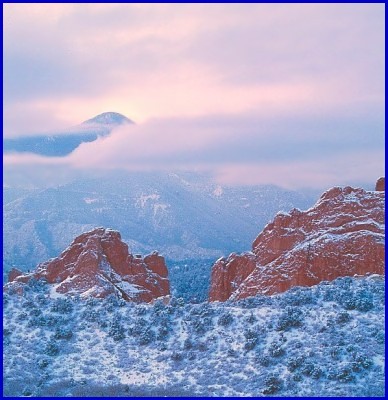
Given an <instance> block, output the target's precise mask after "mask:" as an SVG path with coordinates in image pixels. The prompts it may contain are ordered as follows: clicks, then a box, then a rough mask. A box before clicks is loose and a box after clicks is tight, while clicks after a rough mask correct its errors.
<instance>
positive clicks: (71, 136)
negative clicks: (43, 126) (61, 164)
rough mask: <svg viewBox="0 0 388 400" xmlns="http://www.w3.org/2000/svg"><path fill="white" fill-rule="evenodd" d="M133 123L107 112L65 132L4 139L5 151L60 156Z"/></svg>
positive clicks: (116, 114)
mask: <svg viewBox="0 0 388 400" xmlns="http://www.w3.org/2000/svg"><path fill="white" fill-rule="evenodd" d="M131 123H133V122H132V121H131V120H130V119H128V118H127V117H125V116H124V115H121V114H118V113H114V112H106V113H102V114H99V115H97V116H96V117H94V118H91V119H89V120H87V121H85V122H83V123H82V124H80V125H77V126H75V127H72V128H69V129H68V130H66V131H65V132H53V133H49V134H47V133H46V134H37V135H31V136H23V137H18V138H13V139H10V138H5V139H3V152H5V153H33V154H39V155H43V156H52V157H60V156H66V155H68V154H70V153H71V152H72V151H73V150H75V149H76V148H77V147H78V146H79V145H80V144H81V143H86V142H93V141H94V140H96V139H97V138H98V137H99V136H106V135H109V133H110V132H111V131H112V130H113V129H114V128H116V127H117V126H119V125H122V124H131Z"/></svg>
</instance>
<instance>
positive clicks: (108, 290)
mask: <svg viewBox="0 0 388 400" xmlns="http://www.w3.org/2000/svg"><path fill="white" fill-rule="evenodd" d="M11 272H12V271H11ZM167 275H168V273H167V267H166V265H165V262H164V258H163V257H161V256H159V255H158V254H157V253H156V252H154V253H153V254H151V255H149V256H146V257H145V258H144V259H143V258H142V257H141V256H133V255H132V254H129V252H128V246H127V245H126V244H125V243H124V242H123V241H122V240H121V236H120V233H119V232H117V231H114V230H111V229H105V228H96V229H94V230H92V231H90V232H86V233H83V234H82V235H80V236H78V237H77V238H76V239H75V240H74V241H73V242H72V243H71V245H70V246H69V247H68V248H67V249H66V250H64V251H63V252H62V253H61V255H60V256H59V257H57V258H54V259H51V260H49V261H47V262H45V263H42V264H39V265H38V267H37V268H36V270H35V271H33V272H32V273H30V274H25V275H22V274H20V271H17V270H16V269H15V270H13V273H12V274H11V273H10V276H9V283H8V284H7V285H6V286H5V289H6V290H7V289H8V288H10V287H13V288H14V289H17V290H18V291H19V292H20V289H21V287H22V285H23V283H26V282H28V281H29V280H30V279H31V278H35V279H40V278H44V279H46V280H47V282H48V283H49V284H52V285H53V288H52V291H51V292H52V294H53V295H54V296H57V295H58V294H59V295H60V294H73V295H75V294H78V295H81V296H86V297H87V296H93V297H106V296H108V295H109V294H116V295H117V296H118V297H120V298H123V299H124V300H127V301H136V302H151V301H152V300H154V299H156V298H158V297H163V296H167V295H169V294H170V285H169V280H168V278H167Z"/></svg>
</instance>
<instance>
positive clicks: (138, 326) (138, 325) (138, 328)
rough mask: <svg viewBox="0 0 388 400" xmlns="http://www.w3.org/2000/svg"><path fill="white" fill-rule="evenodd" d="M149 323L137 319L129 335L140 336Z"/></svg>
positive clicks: (142, 319)
mask: <svg viewBox="0 0 388 400" xmlns="http://www.w3.org/2000/svg"><path fill="white" fill-rule="evenodd" d="M147 325H148V322H147V321H146V320H145V319H144V318H135V319H134V320H133V323H132V326H130V328H129V330H128V331H129V334H130V335H132V336H139V335H141V334H142V332H144V331H145V330H146V326H147Z"/></svg>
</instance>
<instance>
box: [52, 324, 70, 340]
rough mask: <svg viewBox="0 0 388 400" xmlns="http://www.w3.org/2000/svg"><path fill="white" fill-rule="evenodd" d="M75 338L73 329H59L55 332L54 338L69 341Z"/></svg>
mask: <svg viewBox="0 0 388 400" xmlns="http://www.w3.org/2000/svg"><path fill="white" fill-rule="evenodd" d="M72 337H73V331H72V329H71V328H68V327H63V326H61V327H58V328H56V330H55V333H54V338H55V339H66V340H69V339H71V338H72Z"/></svg>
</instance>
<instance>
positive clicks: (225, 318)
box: [218, 312, 233, 326]
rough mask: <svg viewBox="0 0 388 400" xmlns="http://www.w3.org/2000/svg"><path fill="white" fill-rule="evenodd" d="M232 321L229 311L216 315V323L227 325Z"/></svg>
mask: <svg viewBox="0 0 388 400" xmlns="http://www.w3.org/2000/svg"><path fill="white" fill-rule="evenodd" d="M232 322H233V315H232V314H231V313H229V312H224V313H222V314H221V315H220V316H219V317H218V325H221V326H228V325H230V324H231V323H232Z"/></svg>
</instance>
